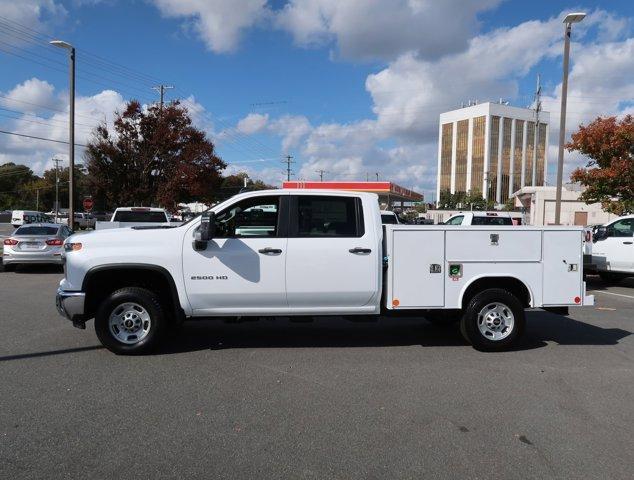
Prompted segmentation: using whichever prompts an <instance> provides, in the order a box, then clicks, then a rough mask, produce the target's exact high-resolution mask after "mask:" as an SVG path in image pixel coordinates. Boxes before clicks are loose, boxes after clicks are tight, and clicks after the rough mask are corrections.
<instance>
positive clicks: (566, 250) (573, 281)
mask: <svg viewBox="0 0 634 480" xmlns="http://www.w3.org/2000/svg"><path fill="white" fill-rule="evenodd" d="M581 234H582V232H581V231H580V230H568V231H565V230H544V261H543V266H544V267H543V268H544V269H543V275H544V277H543V285H544V288H543V300H542V304H543V305H576V303H575V297H578V298H579V299H580V301H583V287H582V285H583V279H582V275H583V256H582V249H583V246H582V237H581ZM579 304H580V303H579Z"/></svg>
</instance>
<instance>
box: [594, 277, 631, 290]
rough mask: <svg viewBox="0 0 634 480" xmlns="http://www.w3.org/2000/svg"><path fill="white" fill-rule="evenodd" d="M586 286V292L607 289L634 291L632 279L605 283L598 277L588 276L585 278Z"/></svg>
mask: <svg viewBox="0 0 634 480" xmlns="http://www.w3.org/2000/svg"><path fill="white" fill-rule="evenodd" d="M586 284H587V286H588V290H607V289H608V287H625V288H633V289H634V277H628V278H625V279H623V280H621V281H620V282H612V283H607V282H605V281H604V280H602V279H601V277H599V276H598V275H588V276H587V277H586ZM588 293H592V292H588Z"/></svg>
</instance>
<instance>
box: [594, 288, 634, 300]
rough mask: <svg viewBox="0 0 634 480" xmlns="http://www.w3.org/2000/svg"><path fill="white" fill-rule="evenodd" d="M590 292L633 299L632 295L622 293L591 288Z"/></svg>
mask: <svg viewBox="0 0 634 480" xmlns="http://www.w3.org/2000/svg"><path fill="white" fill-rule="evenodd" d="M592 293H602V294H603V295H614V296H615V297H625V298H631V299H632V300H634V295H625V294H624V293H613V292H602V291H601V290H592Z"/></svg>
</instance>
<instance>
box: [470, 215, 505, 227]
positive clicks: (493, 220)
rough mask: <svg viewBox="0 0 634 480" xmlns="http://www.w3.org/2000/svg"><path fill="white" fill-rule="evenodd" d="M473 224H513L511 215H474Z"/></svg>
mask: <svg viewBox="0 0 634 480" xmlns="http://www.w3.org/2000/svg"><path fill="white" fill-rule="evenodd" d="M471 225H513V220H512V219H511V217H493V216H486V217H481V216H474V217H473V220H472V221H471Z"/></svg>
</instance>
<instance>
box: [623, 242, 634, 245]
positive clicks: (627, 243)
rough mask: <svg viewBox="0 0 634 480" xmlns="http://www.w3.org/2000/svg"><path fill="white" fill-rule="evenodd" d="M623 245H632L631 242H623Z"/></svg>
mask: <svg viewBox="0 0 634 480" xmlns="http://www.w3.org/2000/svg"><path fill="white" fill-rule="evenodd" d="M623 245H632V242H623Z"/></svg>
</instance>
